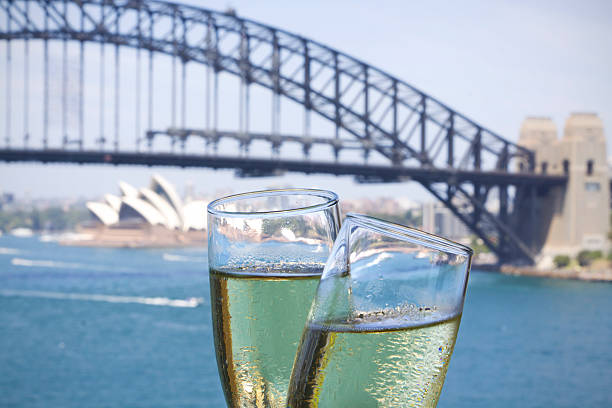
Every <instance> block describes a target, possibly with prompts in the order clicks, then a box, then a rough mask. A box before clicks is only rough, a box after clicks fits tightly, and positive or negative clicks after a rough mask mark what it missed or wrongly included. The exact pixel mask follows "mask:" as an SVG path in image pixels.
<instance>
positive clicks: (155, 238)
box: [66, 175, 208, 247]
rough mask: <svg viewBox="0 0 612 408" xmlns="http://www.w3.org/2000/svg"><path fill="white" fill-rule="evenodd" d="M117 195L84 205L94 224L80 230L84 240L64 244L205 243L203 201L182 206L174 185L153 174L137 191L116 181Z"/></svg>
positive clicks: (194, 201)
mask: <svg viewBox="0 0 612 408" xmlns="http://www.w3.org/2000/svg"><path fill="white" fill-rule="evenodd" d="M119 190H120V192H121V195H120V196H116V195H113V194H106V195H105V196H104V201H103V202H102V201H90V202H87V203H86V206H87V209H88V210H89V212H90V213H91V215H92V218H93V223H90V224H89V225H84V226H82V227H81V231H80V232H82V233H83V234H81V237H82V236H86V237H88V238H86V239H79V240H78V241H71V242H66V243H68V244H72V245H92V246H137V247H143V246H144V247H146V246H174V245H192V244H198V245H199V244H204V243H205V240H206V234H205V230H206V206H207V204H208V203H207V202H206V201H203V200H193V199H190V200H189V201H188V202H186V203H184V202H183V200H182V199H181V197H180V196H179V195H178V194H177V192H176V190H175V188H174V186H173V185H172V184H171V183H170V182H168V181H167V180H165V179H164V178H163V177H161V176H160V175H154V176H153V177H152V179H151V184H150V186H149V187H148V188H147V187H143V188H140V189H137V188H135V187H134V186H132V185H130V184H128V183H126V182H124V181H120V182H119Z"/></svg>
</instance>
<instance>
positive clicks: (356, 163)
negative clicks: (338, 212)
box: [0, 0, 566, 262]
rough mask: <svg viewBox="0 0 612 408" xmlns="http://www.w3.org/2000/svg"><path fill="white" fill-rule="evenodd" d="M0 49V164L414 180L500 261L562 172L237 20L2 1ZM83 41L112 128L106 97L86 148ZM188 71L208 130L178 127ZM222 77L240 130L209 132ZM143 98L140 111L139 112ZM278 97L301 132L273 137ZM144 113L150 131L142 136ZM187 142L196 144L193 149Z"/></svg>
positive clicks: (527, 236) (370, 74)
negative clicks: (130, 110)
mask: <svg viewBox="0 0 612 408" xmlns="http://www.w3.org/2000/svg"><path fill="white" fill-rule="evenodd" d="M0 39H2V40H4V42H5V44H6V47H5V50H6V55H5V56H6V58H5V60H6V72H5V76H6V83H7V86H6V103H5V114H6V119H5V120H6V123H5V125H6V126H5V127H6V132H5V133H6V134H5V139H4V146H3V147H2V148H1V149H0V159H1V160H4V161H41V162H72V163H108V164H145V165H172V166H199V167H211V168H235V169H237V171H238V174H240V175H244V176H258V175H267V174H279V173H282V172H284V171H295V172H303V173H327V174H336V175H353V176H355V177H356V178H357V180H359V181H361V182H390V181H402V180H409V179H412V180H415V181H418V182H419V183H421V184H422V185H423V186H424V187H425V188H426V189H427V190H429V191H430V192H431V193H432V194H433V195H434V196H435V197H437V198H438V199H439V200H440V201H441V202H442V203H444V205H446V206H447V207H448V208H449V209H450V210H451V211H452V212H453V213H454V214H455V215H456V216H457V217H459V218H460V219H461V220H462V221H463V222H464V223H465V224H466V225H467V226H468V227H469V228H470V229H471V230H472V231H473V232H474V233H475V234H477V235H478V236H479V237H480V238H482V240H483V241H484V243H485V244H486V245H487V246H488V247H489V248H490V249H491V250H492V251H493V252H494V253H495V254H496V255H497V256H498V258H499V259H500V261H504V262H508V261H513V262H532V261H533V260H534V256H535V254H536V252H537V242H536V241H537V240H536V239H534V238H533V237H535V236H536V235H537V230H536V228H537V221H538V220H537V217H536V208H535V207H536V205H537V200H536V198H537V196H538V195H542V194H546V191H547V190H548V189H549V188H551V187H553V186H556V185H560V184H563V183H565V182H566V179H565V177H562V176H549V175H544V174H539V173H536V172H535V169H534V163H535V160H534V154H533V152H531V151H529V150H527V149H525V148H523V147H521V146H518V145H516V144H515V143H512V142H510V141H508V140H506V139H504V138H502V137H500V136H499V135H497V134H496V133H494V132H492V131H490V130H488V129H486V128H485V127H483V126H481V125H480V124H478V123H477V122H475V121H473V120H471V119H469V118H468V117H466V116H464V115H463V114H461V113H459V112H457V111H455V110H453V109H451V108H450V107H448V106H447V105H445V104H444V103H442V102H440V101H438V100H437V99H435V98H433V97H431V96H429V95H427V94H426V93H424V92H423V91H421V90H418V89H416V88H415V87H413V86H411V85H409V84H408V83H406V82H404V81H402V80H400V79H399V78H397V77H394V76H392V75H389V74H387V73H386V72H384V71H382V70H380V69H378V68H376V67H373V66H371V65H369V64H367V63H365V62H363V61H361V60H359V59H357V58H354V57H351V56H349V55H346V54H344V53H342V52H340V51H338V50H336V49H333V48H331V47H328V46H326V45H323V44H320V43H318V42H316V41H312V40H309V39H307V38H304V37H302V36H299V35H296V34H292V33H290V32H287V31H285V30H282V29H279V28H275V27H271V26H268V25H265V24H261V23H258V22H255V21H252V20H249V19H245V18H242V17H238V16H237V15H236V14H235V12H231V11H228V12H226V13H221V12H217V11H213V10H208V9H203V8H196V7H189V6H185V5H179V4H175V3H169V2H162V1H142V0H0ZM34 41H36V42H37V43H42V49H43V55H44V59H43V62H42V70H43V81H42V82H43V95H42V99H43V101H42V102H43V107H42V116H43V125H42V129H41V131H40V132H39V133H41V134H39V135H33V134H31V131H30V124H29V112H30V99H31V96H30V84H29V75H30V70H31V68H30V61H29V59H30V58H31V57H30V48H29V47H30V42H34ZM51 43H58V44H61V45H62V47H63V48H62V54H61V55H62V64H61V67H62V74H61V77H62V78H61V83H62V85H61V87H62V91H61V92H62V101H61V108H60V110H61V116H62V119H61V136H62V137H61V142H60V143H55V144H54V143H53V142H52V140H51V139H52V138H51V137H50V136H49V127H50V126H49V120H50V113H49V111H50V109H51V110H52V109H53V107H50V104H51V102H50V96H49V81H50V77H51V74H50V73H49V65H50V63H49V46H50V44H51ZM67 43H73V44H76V45H77V46H78V50H77V52H76V54H77V55H78V73H77V74H76V75H72V78H70V81H69V78H68V77H69V75H68V73H67V57H66V55H67ZM90 43H95V44H99V52H100V61H102V62H101V63H100V68H99V70H100V71H101V72H100V77H99V78H100V89H101V91H100V94H101V95H104V92H106V88H107V87H106V83H105V81H107V82H108V79H107V78H106V76H107V75H106V74H105V72H104V69H105V66H106V65H107V64H106V63H105V61H107V57H105V50H106V49H107V48H108V47H107V45H109V46H110V47H111V49H112V50H114V59H113V62H114V65H113V67H114V81H113V85H114V90H113V99H114V101H113V103H111V104H109V105H112V108H113V110H114V112H113V119H112V121H106V120H105V118H106V116H107V114H106V112H105V105H107V102H108V101H107V100H106V98H105V97H104V96H101V97H100V102H99V104H98V106H97V108H98V109H99V110H100V114H99V122H100V129H99V131H100V136H99V137H98V138H96V139H94V140H93V141H92V140H91V138H89V137H86V134H87V135H89V133H91V132H88V131H86V130H85V128H86V127H89V121H87V122H88V123H86V116H87V112H86V111H85V105H86V101H85V97H84V94H85V87H86V84H85V80H84V76H85V74H84V71H85V68H84V66H85V64H86V63H87V62H86V60H85V54H86V52H89V51H91V50H90V48H87V49H86V47H85V45H86V44H89V45H88V47H94V45H91V44H90ZM17 45H19V46H20V47H22V48H23V57H22V58H23V64H24V66H25V68H24V74H23V76H24V79H23V86H22V88H21V89H13V88H17V87H16V86H14V81H13V80H12V74H13V68H12V62H13V58H14V57H13V53H14V52H15V51H16V49H17ZM126 48H131V49H133V50H135V52H136V53H137V54H136V60H135V64H134V66H135V70H136V72H135V79H136V80H135V85H134V86H135V87H136V91H135V95H136V97H135V100H134V101H133V103H132V102H130V103H129V104H130V105H131V104H134V105H135V106H136V107H135V111H136V112H137V114H135V115H134V116H133V117H132V118H131V119H132V120H133V122H134V123H135V127H136V130H135V132H134V133H133V137H131V138H130V137H128V135H127V134H126V133H127V132H125V131H123V128H122V127H121V126H120V119H119V117H120V115H122V114H124V112H123V107H124V106H126V103H125V98H123V97H121V93H122V91H124V89H123V87H122V86H120V84H121V81H120V79H119V76H120V75H121V74H123V73H124V72H125V69H123V68H122V67H123V65H122V64H121V63H120V56H121V53H120V49H121V50H123V49H126ZM141 50H142V51H144V54H145V55H144V58H143V57H142V56H141ZM159 55H165V56H167V57H168V58H170V61H171V64H172V65H171V66H172V69H171V96H170V107H169V108H170V112H171V115H170V119H169V123H167V124H166V126H162V127H154V126H153V123H154V122H155V117H154V116H155V112H154V110H153V108H152V106H153V101H154V100H156V92H157V93H159V89H158V87H157V86H156V82H155V79H154V78H155V77H154V73H155V67H156V64H155V63H154V61H156V59H155V58H156V56H159ZM142 59H144V60H145V61H144V62H145V64H142V61H141V60H142ZM147 62H148V64H147ZM177 64H178V65H179V68H180V69H178V71H179V72H180V73H179V74H177ZM194 64H195V65H198V66H202V67H205V69H206V74H205V77H204V79H205V82H206V87H205V92H204V95H203V96H204V97H203V98H202V99H201V100H200V101H199V103H201V104H202V105H203V106H205V110H204V115H203V116H205V123H204V126H202V127H199V128H197V127H188V126H187V122H186V119H185V118H186V106H187V104H186V92H187V90H186V88H187V85H186V83H187V67H188V66H191V65H194ZM142 65H144V69H143V66H142ZM145 74H146V75H145ZM223 74H231V75H232V76H234V77H235V78H237V80H238V81H239V87H238V89H239V96H238V102H239V103H238V109H237V111H238V112H237V120H236V121H235V122H236V124H237V129H221V128H220V127H219V126H218V122H219V113H218V109H219V92H220V87H219V76H220V75H223ZM74 76H76V79H75V78H74ZM145 77H146V79H147V82H148V84H147V86H145V87H143V88H145V89H141V78H145ZM68 83H70V84H75V83H76V88H77V89H78V92H77V94H78V97H77V99H78V100H77V102H76V105H77V109H76V111H77V112H76V114H77V119H76V122H77V126H75V128H76V130H75V131H74V132H70V131H69V130H68V126H67V124H66V123H67V119H66V117H67V116H68V112H67V111H70V110H71V107H69V106H68V105H69V103H68V102H67V101H66V100H67V99H68V97H67V96H66V93H67V86H68ZM252 85H255V86H257V87H259V88H263V89H267V91H268V94H270V95H271V109H270V129H269V130H267V131H253V130H252V129H251V121H252V116H251V114H250V112H251V108H252V107H251V105H252V104H251V96H250V95H251V92H250V90H251V87H252ZM179 88H180V89H179ZM19 91H21V92H22V93H23V97H22V98H21V100H20V102H21V101H22V102H23V113H22V117H23V122H24V125H23V130H22V131H16V130H15V128H16V127H17V126H16V125H15V123H13V122H14V121H13V122H11V119H12V118H13V116H14V115H13V109H14V108H15V103H14V99H16V96H15V95H16V94H17V93H18V92H19ZM143 94H144V95H145V98H144V99H145V101H146V102H147V106H146V109H145V110H146V114H144V115H142V114H141V112H142V110H143V108H142V106H141V104H142V99H143ZM177 99H180V101H181V103H180V104H179V103H178V102H177ZM281 100H283V101H293V102H294V103H295V104H297V105H299V106H301V108H302V109H303V129H302V131H301V132H295V133H293V134H287V133H284V132H283V131H281V114H280V113H281ZM164 102H165V101H164ZM142 105H144V104H142ZM72 110H74V109H72ZM143 116H144V117H145V119H146V123H147V125H146V126H145V128H146V129H144V130H143V129H142V127H141V122H144V121H143V120H142V117H143ZM311 117H315V118H319V119H320V118H322V119H324V121H325V122H326V123H328V124H329V125H330V131H329V134H325V135H323V136H316V135H313V134H312V131H311V122H312V119H311ZM105 122H112V124H113V125H114V126H113V127H114V129H113V130H111V131H110V132H109V131H108V130H107V131H105V128H104V126H105ZM130 133H131V132H130ZM109 134H110V135H111V136H109ZM34 136H36V137H34ZM161 139H163V140H166V141H167V142H168V143H169V144H170V149H169V151H159V149H156V148H155V147H156V144H158V143H159V141H160V140H161ZM192 140H199V141H201V142H202V143H200V144H198V145H196V147H190V146H191V145H190V142H191V141H192ZM128 141H129V142H128ZM227 141H234V145H235V146H234V147H233V148H232V149H230V151H229V152H228V151H227V149H225V150H224V149H223V148H220V147H219V146H224V145H227ZM35 142H36V143H35ZM254 144H259V145H262V144H263V145H264V146H265V150H266V151H267V152H268V157H261V156H259V157H258V156H257V155H256V154H253V150H254V149H250V147H251V146H252V145H254ZM129 146H132V147H129ZM287 146H293V147H294V148H295V147H296V146H297V148H298V150H299V151H300V154H299V155H295V154H293V155H289V154H287V153H286V150H287ZM317 149H318V150H317ZM321 149H323V150H321ZM260 150H261V149H260ZM294 150H295V149H294ZM322 151H324V152H327V154H323V153H321V152H322ZM317 152H318V153H317ZM491 197H494V198H496V199H497V200H498V205H497V206H496V208H490V206H488V207H487V206H485V203H486V201H487V199H488V198H491Z"/></svg>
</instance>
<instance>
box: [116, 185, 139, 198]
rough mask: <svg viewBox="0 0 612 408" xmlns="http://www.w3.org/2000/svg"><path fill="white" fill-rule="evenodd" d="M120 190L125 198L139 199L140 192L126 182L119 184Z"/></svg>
mask: <svg viewBox="0 0 612 408" xmlns="http://www.w3.org/2000/svg"><path fill="white" fill-rule="evenodd" d="M119 190H121V194H122V195H123V196H124V197H138V190H136V188H135V187H133V186H132V185H131V184H128V183H126V182H125V181H120V182H119Z"/></svg>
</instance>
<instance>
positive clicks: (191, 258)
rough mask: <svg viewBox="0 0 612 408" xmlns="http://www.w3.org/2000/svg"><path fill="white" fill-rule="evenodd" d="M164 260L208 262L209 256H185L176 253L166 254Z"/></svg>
mask: <svg viewBox="0 0 612 408" xmlns="http://www.w3.org/2000/svg"><path fill="white" fill-rule="evenodd" d="M163 259H164V261H168V262H208V258H206V257H203V256H185V255H175V254H164V255H163Z"/></svg>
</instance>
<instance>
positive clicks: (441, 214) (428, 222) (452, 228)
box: [422, 201, 470, 240]
mask: <svg viewBox="0 0 612 408" xmlns="http://www.w3.org/2000/svg"><path fill="white" fill-rule="evenodd" d="M422 215H423V230H425V231H427V232H431V233H432V234H437V235H441V236H443V237H446V238H450V239H455V240H459V239H463V238H466V237H469V235H470V231H469V229H468V228H467V227H466V226H465V224H464V223H463V222H461V220H459V218H457V217H456V216H455V215H454V214H453V213H452V212H451V210H449V209H448V208H447V207H446V206H444V204H442V203H441V202H438V201H432V202H428V203H424V204H423V206H422Z"/></svg>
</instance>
